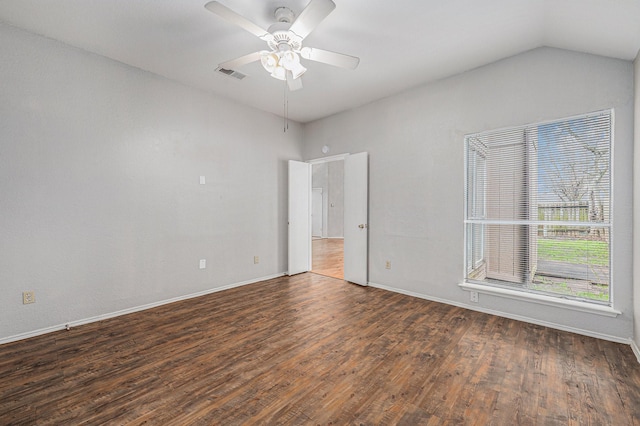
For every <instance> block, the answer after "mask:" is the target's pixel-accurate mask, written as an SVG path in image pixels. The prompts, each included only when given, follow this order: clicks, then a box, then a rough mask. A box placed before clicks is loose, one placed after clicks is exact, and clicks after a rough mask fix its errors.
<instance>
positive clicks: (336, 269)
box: [311, 238, 344, 279]
mask: <svg viewBox="0 0 640 426" xmlns="http://www.w3.org/2000/svg"><path fill="white" fill-rule="evenodd" d="M311 252H312V259H311V262H312V263H311V265H312V267H311V271H312V272H315V273H316V274H320V275H326V276H328V277H333V278H340V279H343V278H344V240H343V239H342V238H320V239H314V240H313V241H312V243H311Z"/></svg>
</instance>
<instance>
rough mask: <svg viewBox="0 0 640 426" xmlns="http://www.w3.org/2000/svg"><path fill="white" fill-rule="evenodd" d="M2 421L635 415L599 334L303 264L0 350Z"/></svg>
mask: <svg viewBox="0 0 640 426" xmlns="http://www.w3.org/2000/svg"><path fill="white" fill-rule="evenodd" d="M0 424H2V425H13V424H16V425H26V424H56V425H76V424H118V425H120V424H132V425H136V424H151V425H183V424H198V425H209V424H220V425H239V424H287V425H289V424H312V425H313V424H323V425H326V424H333V425H343V424H367V425H396V424H401V425H423V424H424V425H441V424H477V425H484V424H494V425H555V424H562V425H564V424H572V425H582V424H592V425H633V424H640V364H638V362H637V360H636V359H635V357H634V355H633V352H632V351H631V349H630V347H629V346H627V345H622V344H617V343H611V342H607V341H602V340H597V339H593V338H589V337H584V336H579V335H575V334H571V333H566V332H561V331H557V330H552V329H548V328H545V327H540V326H536V325H531V324H527V323H522V322H518V321H513V320H508V319H504V318H500V317H496V316H491V315H487V314H482V313H478V312H473V311H468V310H465V309H462V308H457V307H452V306H448V305H443V304H439V303H435V302H428V301H425V300H421V299H416V298H412V297H408V296H404V295H400V294H396V293H391V292H387V291H384V290H380V289H375V288H367V287H359V286H357V285H353V284H348V283H346V282H344V281H342V280H338V279H334V278H328V277H324V276H321V275H316V274H310V273H308V274H302V275H297V276H294V277H284V278H278V279H273V280H270V281H265V282H261V283H256V284H252V285H248V286H244V287H240V288H236V289H232V290H227V291H224V292H219V293H214V294H211V295H207V296H203V297H199V298H196V299H191V300H187V301H182V302H177V303H173V304H170V305H165V306H161V307H158V308H154V309H150V310H147V311H144V312H139V313H134V314H130V315H126V316H122V317H118V318H113V319H109V320H105V321H101V322H97V323H93V324H88V325H85V326H82V327H77V328H72V329H71V330H70V331H61V332H56V333H51V334H48V335H43V336H39V337H35V338H32V339H28V340H24V341H20V342H14V343H9V344H5V345H2V346H0Z"/></svg>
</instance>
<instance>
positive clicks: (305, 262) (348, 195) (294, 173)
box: [287, 152, 369, 285]
mask: <svg viewBox="0 0 640 426" xmlns="http://www.w3.org/2000/svg"><path fill="white" fill-rule="evenodd" d="M337 160H342V161H343V162H342V165H343V167H342V172H343V185H342V192H343V194H342V197H341V198H342V204H343V206H342V218H343V221H340V220H338V221H334V225H336V226H341V231H340V233H339V234H340V235H343V237H342V239H343V240H344V246H343V247H344V248H343V262H342V263H343V274H344V278H343V279H344V280H345V281H349V282H352V283H354V284H359V285H368V258H369V255H368V253H369V250H368V249H369V248H368V239H369V237H368V234H369V233H368V228H369V225H368V216H369V215H368V211H369V210H368V208H369V202H368V194H369V190H368V185H369V165H368V163H369V154H368V153H366V152H360V153H357V154H343V155H340V156H335V157H334V158H331V159H329V158H324V159H320V160H311V161H309V162H306V163H304V162H301V161H295V160H289V162H288V163H289V185H288V186H289V197H288V198H289V208H288V211H289V220H288V221H287V223H288V229H289V232H288V271H287V275H295V274H300V273H303V272H309V271H311V270H312V235H311V234H312V188H313V186H312V165H314V164H320V163H327V162H332V161H337ZM327 178H328V175H327ZM323 194H324V191H323ZM327 197H328V194H327ZM330 205H331V203H323V206H330ZM333 207H334V209H335V208H336V207H337V204H336V203H333ZM323 209H326V210H327V211H330V207H326V208H325V207H323ZM334 212H335V211H334ZM329 216H330V215H329V213H327V214H326V215H324V216H323V220H324V217H326V218H327V222H328V223H327V226H326V227H325V228H324V229H325V232H327V239H333V238H329V237H330V236H331V235H332V234H330V232H332V231H330V226H329V221H330V220H329ZM335 239H341V238H335Z"/></svg>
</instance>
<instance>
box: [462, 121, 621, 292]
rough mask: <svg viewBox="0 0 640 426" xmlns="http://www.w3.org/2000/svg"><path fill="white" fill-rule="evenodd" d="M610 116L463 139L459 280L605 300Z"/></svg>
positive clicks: (494, 132) (607, 269)
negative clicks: (462, 262)
mask: <svg viewBox="0 0 640 426" xmlns="http://www.w3.org/2000/svg"><path fill="white" fill-rule="evenodd" d="M611 129H612V112H611V111H602V112H598V113H593V114H588V115H584V116H580V117H574V118H570V119H564V120H559V121H554V122H549V123H544V124H536V125H529V126H523V127H517V128H510V129H504V130H496V131H489V132H484V133H479V134H475V135H468V136H467V137H466V138H465V145H466V185H465V198H466V200H465V211H466V213H465V227H466V232H465V239H466V242H465V247H466V253H465V255H466V256H465V257H466V262H465V265H466V280H467V281H469V282H474V283H481V284H487V285H496V286H507V287H509V288H512V289H513V288H515V289H521V290H523V291H530V292H541V293H546V294H553V295H558V296H564V297H569V298H573V299H579V300H584V301H589V302H596V303H597V302H599V303H606V304H609V301H610V300H609V299H610V284H611V283H610V276H611V274H610V235H611V207H612V204H611V201H612V200H611V178H610V176H611V166H612V164H611V147H612V141H611Z"/></svg>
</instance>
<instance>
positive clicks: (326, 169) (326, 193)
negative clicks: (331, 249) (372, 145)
mask: <svg viewBox="0 0 640 426" xmlns="http://www.w3.org/2000/svg"><path fill="white" fill-rule="evenodd" d="M311 186H312V187H314V188H322V198H323V201H322V202H323V207H324V214H323V221H324V223H323V229H324V235H323V236H325V237H328V238H343V237H344V160H336V161H329V162H326V163H317V164H314V165H313V166H311Z"/></svg>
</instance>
